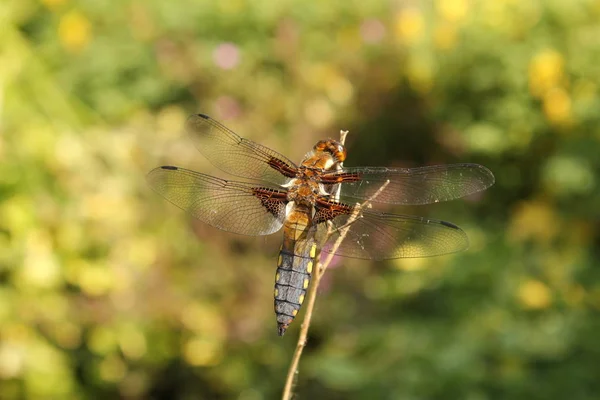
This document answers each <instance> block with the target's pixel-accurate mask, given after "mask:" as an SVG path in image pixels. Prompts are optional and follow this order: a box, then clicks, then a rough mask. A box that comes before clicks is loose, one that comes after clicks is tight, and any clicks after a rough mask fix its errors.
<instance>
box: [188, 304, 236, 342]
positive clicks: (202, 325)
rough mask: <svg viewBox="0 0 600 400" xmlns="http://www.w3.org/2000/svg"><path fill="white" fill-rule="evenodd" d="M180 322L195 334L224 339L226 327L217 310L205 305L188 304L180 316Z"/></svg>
mask: <svg viewBox="0 0 600 400" xmlns="http://www.w3.org/2000/svg"><path fill="white" fill-rule="evenodd" d="M181 322H182V323H183V324H184V325H185V327H186V328H187V329H189V330H191V331H194V332H195V333H197V334H199V333H202V334H204V335H209V336H211V337H224V336H225V331H226V326H225V322H224V321H223V316H222V313H221V312H220V311H219V309H218V308H216V307H214V306H213V305H211V304H206V303H191V304H188V305H187V306H186V307H185V308H184V309H183V312H182V314H181Z"/></svg>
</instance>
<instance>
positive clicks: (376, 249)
mask: <svg viewBox="0 0 600 400" xmlns="http://www.w3.org/2000/svg"><path fill="white" fill-rule="evenodd" d="M349 218H350V215H348V214H345V215H339V216H337V217H335V218H334V219H333V220H332V221H331V224H332V232H333V233H332V235H331V236H330V237H329V239H328V240H327V241H326V243H325V245H324V246H323V251H325V252H333V249H332V246H333V244H334V243H335V242H336V241H337V239H338V237H339V236H340V233H341V230H342V229H343V228H344V226H345V225H347V223H348V219H349ZM327 224H328V223H322V224H320V225H319V229H320V230H324V229H327ZM347 226H348V227H349V228H348V233H347V234H346V237H345V238H344V240H343V241H342V244H341V245H340V247H339V248H338V249H337V250H335V254H337V255H340V256H344V257H352V258H362V259H372V260H386V259H393V258H413V257H431V256H439V255H442V254H449V253H454V252H457V251H462V250H466V249H467V248H468V247H469V240H468V238H467V235H466V234H465V232H464V231H463V230H462V229H460V228H459V227H458V226H456V225H454V224H451V223H449V222H445V221H439V220H433V219H426V218H422V217H414V216H409V215H395V214H386V213H380V212H376V211H370V210H363V211H362V217H359V218H358V219H357V220H355V221H354V222H353V223H351V224H350V225H347Z"/></svg>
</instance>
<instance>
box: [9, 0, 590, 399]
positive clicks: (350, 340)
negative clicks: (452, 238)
mask: <svg viewBox="0 0 600 400" xmlns="http://www.w3.org/2000/svg"><path fill="white" fill-rule="evenodd" d="M0 27H1V28H0V159H1V162H0V399H118V398H122V399H241V400H260V399H274V398H277V397H278V396H279V395H280V393H281V389H282V387H283V383H284V377H285V372H286V368H287V366H288V363H289V361H290V358H291V354H292V352H293V350H294V347H295V341H296V337H297V334H298V328H299V325H300V322H299V321H296V323H295V324H294V325H293V326H292V327H291V328H290V330H289V331H288V334H287V335H286V336H285V337H283V338H279V337H277V332H276V323H275V319H274V314H273V306H272V304H273V297H272V296H273V294H272V290H273V280H274V270H275V263H276V255H277V250H278V247H279V244H280V240H281V237H280V235H273V236H272V237H268V238H246V237H241V236H236V235H232V234H227V233H225V232H221V231H218V230H216V229H213V228H211V227H208V226H206V225H204V224H202V223H200V222H198V221H192V220H191V219H190V218H189V217H188V216H186V215H185V214H184V213H183V212H181V211H180V210H179V209H177V208H175V207H173V206H172V205H170V204H169V203H168V202H166V201H164V200H163V199H162V198H160V197H159V196H158V195H156V194H155V193H154V192H152V191H151V190H150V189H149V188H148V187H147V185H146V183H145V174H146V173H147V172H148V171H149V170H150V169H152V168H153V167H156V166H158V165H161V164H175V165H179V166H183V167H188V168H191V169H196V170H200V171H202V172H207V173H215V174H217V175H219V176H224V175H223V174H222V173H220V172H218V171H215V169H214V168H213V167H212V166H211V165H210V164H209V163H208V162H207V161H206V160H204V159H203V158H202V156H201V155H200V153H198V152H197V151H196V150H195V148H193V146H192V145H191V142H190V140H189V138H188V137H187V136H186V135H185V134H184V132H183V130H182V127H183V122H184V120H185V118H186V117H187V115H188V114H191V113H194V112H203V113H206V114H208V115H211V116H212V117H213V118H215V119H217V120H220V121H222V122H224V123H225V124H226V125H227V126H229V127H230V128H232V129H234V130H235V131H236V132H238V133H239V134H240V135H241V136H244V137H247V138H250V139H253V140H256V141H258V142H260V143H262V144H265V145H267V146H270V147H272V148H274V149H277V150H278V151H280V152H281V153H283V154H285V155H287V156H289V157H290V158H291V159H294V160H298V161H299V160H300V159H301V157H302V156H303V154H304V153H305V152H306V151H308V150H309V149H310V147H311V146H312V145H313V144H314V142H315V141H316V140H317V139H320V138H325V137H337V136H338V132H339V130H340V129H348V130H350V135H349V138H348V141H347V145H348V148H349V158H348V160H347V162H346V165H347V166H354V165H390V166H392V165H395V166H421V165H428V164H439V163H452V162H477V163H481V164H484V165H486V166H487V167H489V168H490V169H491V170H492V171H493V172H494V173H495V175H496V180H497V183H496V185H495V186H493V187H492V188H491V189H489V190H488V191H487V192H485V193H482V194H481V195H478V196H474V197H472V198H469V199H465V200H458V201H454V202H451V203H444V204H437V205H435V206H430V207H421V208H409V209H397V210H394V211H395V212H400V213H410V214H418V215H427V216H430V217H432V218H441V219H447V220H450V221H452V222H454V223H456V224H458V225H460V226H461V227H463V229H465V230H466V231H467V233H468V234H469V237H470V239H471V248H470V249H469V250H468V251H466V252H463V253H460V254H456V255H452V256H445V257H438V258H431V259H414V260H396V261H393V262H385V263H371V262H366V261H360V260H343V259H339V260H336V268H333V269H331V270H329V271H328V273H327V275H326V277H325V281H324V284H323V286H322V288H321V290H320V293H319V297H318V299H317V307H316V316H315V320H314V324H313V326H312V329H311V334H310V340H309V342H308V347H307V349H306V351H305V355H304V357H303V359H302V360H301V363H300V374H299V378H298V385H297V390H296V392H297V393H298V396H299V398H304V399H469V400H484V399H565V398H569V399H594V398H598V396H600V394H599V393H600V319H599V317H600V313H599V311H600V265H598V264H599V263H598V261H597V260H598V258H599V257H600V227H599V219H600V211H599V210H600V207H599V206H598V205H599V204H600V190H599V188H598V181H597V180H598V178H597V177H598V171H599V170H600V94H599V87H598V82H599V81H600V67H599V66H600V1H598V0H572V1H563V0H548V1H542V0H530V1H519V0H494V1H490V0H436V1H430V0H429V1H418V0H414V1H383V0H373V1H357V0H335V1H327V2H316V1H314V2H313V1H291V0H287V1H270V0H254V1H248V0H222V1H200V0H197V1H196V0H182V1H178V2H167V1H162V0H147V1H142V0H126V1H123V0H103V1H102V0H100V1H97V0H80V1H76V0H39V1H34V0H8V1H7V0H4V1H2V2H1V3H0ZM302 316H303V313H301V314H300V318H302Z"/></svg>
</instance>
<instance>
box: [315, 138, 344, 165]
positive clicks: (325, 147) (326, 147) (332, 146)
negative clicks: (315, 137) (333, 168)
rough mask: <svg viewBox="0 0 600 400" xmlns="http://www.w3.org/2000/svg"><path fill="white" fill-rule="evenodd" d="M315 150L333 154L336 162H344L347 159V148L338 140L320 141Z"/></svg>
mask: <svg viewBox="0 0 600 400" xmlns="http://www.w3.org/2000/svg"><path fill="white" fill-rule="evenodd" d="M314 150H315V151H325V152H327V153H329V154H331V155H332V156H333V158H334V159H335V161H336V162H344V160H345V159H346V147H344V145H343V144H341V143H340V142H338V141H337V140H333V139H329V140H320V141H318V142H317V144H315V147H314Z"/></svg>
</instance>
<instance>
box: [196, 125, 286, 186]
mask: <svg viewBox="0 0 600 400" xmlns="http://www.w3.org/2000/svg"><path fill="white" fill-rule="evenodd" d="M186 129H187V131H188V133H189V134H190V136H191V138H192V141H193V142H194V144H195V146H196V147H197V148H198V150H199V151H200V152H201V153H202V154H203V155H204V157H206V158H207V159H208V160H209V161H210V162H211V163H212V164H213V165H214V166H216V167H217V168H219V169H221V170H223V171H225V172H227V173H229V174H231V175H235V176H239V177H243V178H250V179H258V180H263V181H267V182H271V183H276V184H279V185H281V184H284V183H287V182H288V181H289V179H290V178H292V177H294V176H296V171H297V166H296V164H294V163H293V162H292V161H290V160H288V159H287V158H286V157H284V156H282V155H281V154H279V153H278V152H276V151H275V150H271V149H270V148H268V147H265V146H262V145H260V144H258V143H255V142H253V141H251V140H248V139H244V138H242V137H240V136H238V135H237V134H236V133H234V132H233V131H232V130H230V129H228V128H226V127H225V126H224V125H222V124H220V123H219V122H217V121H215V120H214V119H212V118H210V117H208V116H206V115H203V114H196V115H192V116H190V117H189V118H188V120H187V122H186Z"/></svg>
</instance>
